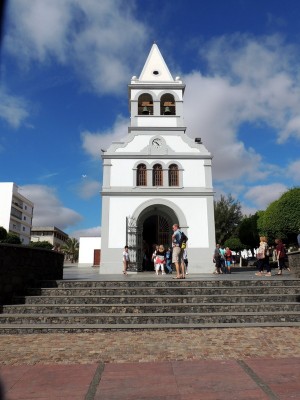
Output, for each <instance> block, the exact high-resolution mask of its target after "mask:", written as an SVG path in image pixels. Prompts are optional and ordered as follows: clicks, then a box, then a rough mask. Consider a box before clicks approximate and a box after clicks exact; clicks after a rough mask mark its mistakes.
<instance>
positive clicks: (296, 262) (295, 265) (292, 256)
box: [287, 251, 300, 278]
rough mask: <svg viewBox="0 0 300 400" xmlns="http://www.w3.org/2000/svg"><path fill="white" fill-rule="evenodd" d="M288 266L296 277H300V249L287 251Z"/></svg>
mask: <svg viewBox="0 0 300 400" xmlns="http://www.w3.org/2000/svg"><path fill="white" fill-rule="evenodd" d="M287 256H288V260H289V267H290V268H291V272H292V273H293V274H294V275H295V276H296V277H297V278H300V251H293V252H291V253H288V255H287Z"/></svg>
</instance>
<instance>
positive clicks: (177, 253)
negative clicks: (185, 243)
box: [172, 224, 185, 279]
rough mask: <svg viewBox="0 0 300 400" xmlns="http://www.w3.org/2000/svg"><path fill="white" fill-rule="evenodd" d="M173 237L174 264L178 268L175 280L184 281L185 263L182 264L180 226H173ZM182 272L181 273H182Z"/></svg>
mask: <svg viewBox="0 0 300 400" xmlns="http://www.w3.org/2000/svg"><path fill="white" fill-rule="evenodd" d="M172 229H173V235H172V247H173V251H172V262H173V263H174V264H175V268H176V277H175V278H174V279H184V278H185V274H184V263H183V262H182V249H181V246H180V238H181V232H180V230H179V225H178V224H174V225H173V226H172ZM180 272H181V273H180Z"/></svg>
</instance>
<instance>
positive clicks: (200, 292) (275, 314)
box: [0, 278, 300, 334]
mask: <svg viewBox="0 0 300 400" xmlns="http://www.w3.org/2000/svg"><path fill="white" fill-rule="evenodd" d="M15 302H16V304H13V305H5V306H2V307H1V313H0V334H11V333H13V334H15V333H48V332H96V331H100V330H112V329H116V330H124V329H127V330H129V329H169V328H172V329H176V328H184V329H187V328H189V329H205V328H217V327H218V328H220V327H222V328H227V327H240V326H242V327H260V326H263V327H264V326H300V280H299V279H298V280H296V279H295V280H292V279H286V280H285V279H282V278H280V280H276V278H275V279H274V278H270V279H267V278H263V279H253V280H236V279H230V280H227V279H226V280H225V279H223V280H221V279H220V280H218V279H216V280H209V279H208V280H196V279H192V278H189V279H185V280H172V279H171V278H168V279H165V280H146V279H145V280H136V281H133V280H130V278H129V279H127V280H123V281H99V280H98V281H71V280H70V281H68V280H62V281H47V282H43V285H42V287H40V288H31V289H28V291H27V295H26V296H24V297H19V298H16V299H15Z"/></svg>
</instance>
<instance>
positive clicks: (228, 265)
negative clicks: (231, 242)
mask: <svg viewBox="0 0 300 400" xmlns="http://www.w3.org/2000/svg"><path fill="white" fill-rule="evenodd" d="M225 259H226V261H225V265H226V272H225V273H227V274H231V263H232V252H231V250H230V248H229V247H226V252H225Z"/></svg>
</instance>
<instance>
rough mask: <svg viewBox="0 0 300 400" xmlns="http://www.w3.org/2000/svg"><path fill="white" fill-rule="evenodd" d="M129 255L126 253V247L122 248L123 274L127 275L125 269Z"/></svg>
mask: <svg viewBox="0 0 300 400" xmlns="http://www.w3.org/2000/svg"><path fill="white" fill-rule="evenodd" d="M129 262H130V259H129V253H128V246H125V247H124V251H123V274H124V275H127V269H128V267H129Z"/></svg>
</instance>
